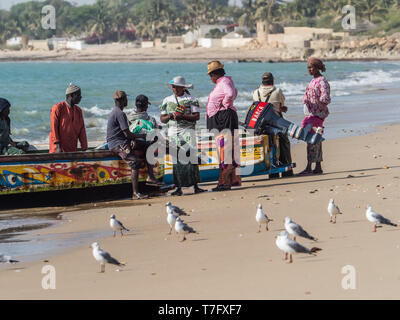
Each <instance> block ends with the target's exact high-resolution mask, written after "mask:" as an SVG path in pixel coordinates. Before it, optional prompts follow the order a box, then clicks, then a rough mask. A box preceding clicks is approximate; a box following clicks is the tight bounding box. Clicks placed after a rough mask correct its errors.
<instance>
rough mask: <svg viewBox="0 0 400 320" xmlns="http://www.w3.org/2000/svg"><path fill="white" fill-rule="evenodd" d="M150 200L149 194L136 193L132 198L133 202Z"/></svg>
mask: <svg viewBox="0 0 400 320" xmlns="http://www.w3.org/2000/svg"><path fill="white" fill-rule="evenodd" d="M148 198H149V196H148V195H147V194H142V193H134V194H133V196H132V200H143V199H148Z"/></svg>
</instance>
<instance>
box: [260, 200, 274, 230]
mask: <svg viewBox="0 0 400 320" xmlns="http://www.w3.org/2000/svg"><path fill="white" fill-rule="evenodd" d="M256 221H257V222H258V233H260V232H261V224H265V230H267V231H268V223H269V222H270V221H274V220H272V219H270V218H268V217H267V215H266V214H265V213H264V212H263V209H262V205H261V203H260V204H259V205H258V209H257V213H256Z"/></svg>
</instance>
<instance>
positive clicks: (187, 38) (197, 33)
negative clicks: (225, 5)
mask: <svg viewBox="0 0 400 320" xmlns="http://www.w3.org/2000/svg"><path fill="white" fill-rule="evenodd" d="M215 29H217V30H219V31H220V32H221V33H227V26H225V25H217V24H201V25H200V26H199V27H198V28H197V29H195V30H193V31H189V32H187V33H186V34H185V35H183V42H184V44H185V45H192V44H193V43H194V42H196V41H197V42H199V39H200V38H206V35H207V34H208V33H209V32H210V31H211V30H215Z"/></svg>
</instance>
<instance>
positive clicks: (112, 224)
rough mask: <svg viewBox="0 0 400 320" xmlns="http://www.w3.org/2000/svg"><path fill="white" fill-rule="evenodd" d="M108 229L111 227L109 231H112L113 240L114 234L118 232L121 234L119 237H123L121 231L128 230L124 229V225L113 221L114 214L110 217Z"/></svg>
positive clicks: (115, 220)
mask: <svg viewBox="0 0 400 320" xmlns="http://www.w3.org/2000/svg"><path fill="white" fill-rule="evenodd" d="M110 227H111V229H113V230H114V238H115V234H116V232H118V231H120V232H121V237H122V236H123V234H122V230H125V231H129V229H127V228H125V227H124V225H123V224H122V222H121V221H118V220H117V219H115V214H112V215H111V217H110Z"/></svg>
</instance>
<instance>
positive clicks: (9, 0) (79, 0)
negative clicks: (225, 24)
mask: <svg viewBox="0 0 400 320" xmlns="http://www.w3.org/2000/svg"><path fill="white" fill-rule="evenodd" d="M37 1H40V0H37ZM68 1H69V2H71V3H73V4H76V5H83V4H92V3H95V2H96V0H68ZM21 2H27V0H0V9H6V10H8V9H10V8H11V7H12V6H13V5H14V4H17V3H21ZM229 2H230V4H237V5H238V4H239V3H241V0H229Z"/></svg>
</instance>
